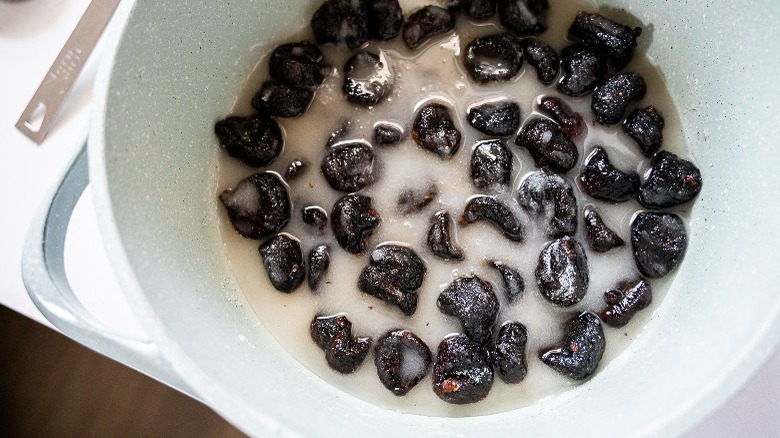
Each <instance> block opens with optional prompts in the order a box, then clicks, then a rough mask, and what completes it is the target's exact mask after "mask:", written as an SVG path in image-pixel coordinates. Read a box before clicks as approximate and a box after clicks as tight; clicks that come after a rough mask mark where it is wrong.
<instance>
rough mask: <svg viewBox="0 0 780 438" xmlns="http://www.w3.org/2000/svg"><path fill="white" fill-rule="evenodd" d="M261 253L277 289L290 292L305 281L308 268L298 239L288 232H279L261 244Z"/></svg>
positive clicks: (272, 282)
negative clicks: (304, 262)
mask: <svg viewBox="0 0 780 438" xmlns="http://www.w3.org/2000/svg"><path fill="white" fill-rule="evenodd" d="M260 255H261V256H262V258H263V266H264V267H265V270H266V272H267V273H268V277H269V278H270V280H271V284H273V286H274V287H275V288H276V290H278V291H280V292H286V293H290V292H292V291H294V290H295V289H297V288H298V286H300V285H301V283H303V280H304V278H305V276H306V268H305V266H304V264H303V251H301V243H300V242H299V241H298V239H295V238H293V237H292V236H290V235H288V234H286V233H282V234H279V235H277V236H276V237H274V238H272V239H269V240H267V241H266V242H263V244H262V245H260Z"/></svg>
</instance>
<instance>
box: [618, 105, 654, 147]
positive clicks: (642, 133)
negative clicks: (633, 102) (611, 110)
mask: <svg viewBox="0 0 780 438" xmlns="http://www.w3.org/2000/svg"><path fill="white" fill-rule="evenodd" d="M663 129H664V117H663V115H661V112H660V111H658V110H657V109H655V108H654V107H652V106H648V107H647V108H636V109H635V110H633V111H631V113H630V114H629V115H628V117H626V120H624V121H623V131H625V133H626V134H628V136H629V137H631V138H633V139H634V141H635V142H636V144H637V145H638V146H639V150H641V151H642V155H644V156H646V157H652V156H653V155H654V154H655V153H656V152H658V150H659V149H661V146H662V145H663V139H664V137H663Z"/></svg>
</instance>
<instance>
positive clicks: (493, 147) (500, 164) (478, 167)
mask: <svg viewBox="0 0 780 438" xmlns="http://www.w3.org/2000/svg"><path fill="white" fill-rule="evenodd" d="M511 176H512V152H510V151H509V148H508V147H507V146H506V144H505V143H504V142H503V141H501V140H486V141H482V142H480V143H478V144H477V146H476V147H475V148H474V152H472V154H471V181H472V182H473V183H474V187H477V188H478V189H485V188H488V187H495V186H499V185H502V186H505V185H508V184H509V178H510V177H511Z"/></svg>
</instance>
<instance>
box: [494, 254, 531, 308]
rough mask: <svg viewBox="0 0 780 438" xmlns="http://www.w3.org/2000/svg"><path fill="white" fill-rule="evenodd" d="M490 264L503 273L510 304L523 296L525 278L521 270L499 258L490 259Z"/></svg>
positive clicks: (505, 290)
mask: <svg viewBox="0 0 780 438" xmlns="http://www.w3.org/2000/svg"><path fill="white" fill-rule="evenodd" d="M488 265H490V266H491V267H493V268H494V269H495V270H496V271H498V273H499V274H501V279H502V280H503V281H504V296H505V297H506V299H507V301H508V302H509V303H510V304H511V303H514V302H516V301H517V300H518V299H520V298H521V297H522V296H523V292H525V280H523V276H522V275H521V274H520V272H518V271H517V270H516V269H514V268H512V267H509V266H507V265H506V264H504V263H502V262H499V261H497V260H492V261H490V262H489V263H488Z"/></svg>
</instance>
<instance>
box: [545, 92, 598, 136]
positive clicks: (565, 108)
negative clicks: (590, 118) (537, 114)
mask: <svg viewBox="0 0 780 438" xmlns="http://www.w3.org/2000/svg"><path fill="white" fill-rule="evenodd" d="M538 108H539V110H540V111H541V112H542V113H543V114H545V115H547V116H549V117H550V118H551V119H553V120H554V121H555V123H557V124H558V125H559V126H560V128H561V129H562V130H563V132H565V133H567V134H569V135H570V136H571V137H572V138H573V139H578V138H581V137H582V136H583V135H584V134H585V133H586V132H587V129H588V128H587V126H586V125H585V119H584V118H583V117H582V114H580V113H578V112H576V111H574V110H573V109H571V107H569V105H567V104H566V102H564V101H562V100H561V99H558V98H557V97H553V96H543V97H542V98H540V99H539V105H538Z"/></svg>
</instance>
